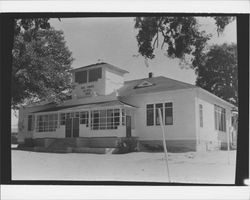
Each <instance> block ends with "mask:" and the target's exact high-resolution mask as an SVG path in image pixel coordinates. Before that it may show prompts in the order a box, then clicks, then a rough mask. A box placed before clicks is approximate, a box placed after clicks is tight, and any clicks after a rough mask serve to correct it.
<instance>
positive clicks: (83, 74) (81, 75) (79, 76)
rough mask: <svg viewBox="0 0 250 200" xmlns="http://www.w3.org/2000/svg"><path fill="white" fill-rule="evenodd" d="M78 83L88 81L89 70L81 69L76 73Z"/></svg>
mask: <svg viewBox="0 0 250 200" xmlns="http://www.w3.org/2000/svg"><path fill="white" fill-rule="evenodd" d="M75 82H76V83H80V84H81V83H87V71H80V72H76V73H75Z"/></svg>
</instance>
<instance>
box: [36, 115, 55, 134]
mask: <svg viewBox="0 0 250 200" xmlns="http://www.w3.org/2000/svg"><path fill="white" fill-rule="evenodd" d="M56 128H58V115H57V114H46V115H38V116H37V118H36V131H37V132H53V131H56Z"/></svg>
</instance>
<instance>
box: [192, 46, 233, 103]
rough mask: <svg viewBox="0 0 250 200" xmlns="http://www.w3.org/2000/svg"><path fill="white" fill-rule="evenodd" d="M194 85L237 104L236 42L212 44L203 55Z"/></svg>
mask: <svg viewBox="0 0 250 200" xmlns="http://www.w3.org/2000/svg"><path fill="white" fill-rule="evenodd" d="M201 60H202V62H200V63H199V64H198V65H199V68H198V70H197V75H198V76H197V80H196V85H198V86H200V87H202V88H204V89H206V90H208V91H209V92H211V93H213V94H215V95H217V96H218V97H221V98H222V99H224V100H226V101H228V102H231V103H233V104H234V105H237V104H238V65H237V46H236V44H230V45H228V44H223V45H214V46H212V47H211V48H210V50H209V52H207V53H206V54H204V55H203V58H202V59H201Z"/></svg>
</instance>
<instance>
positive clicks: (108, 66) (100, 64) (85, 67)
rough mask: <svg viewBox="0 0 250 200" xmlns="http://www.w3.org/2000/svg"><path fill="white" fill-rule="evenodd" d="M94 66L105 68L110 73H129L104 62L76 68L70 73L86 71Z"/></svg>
mask: <svg viewBox="0 0 250 200" xmlns="http://www.w3.org/2000/svg"><path fill="white" fill-rule="evenodd" d="M96 66H100V67H106V68H108V69H110V70H112V71H117V72H120V73H122V74H125V73H129V72H128V71H126V70H124V69H121V68H119V67H116V66H114V65H111V64H109V63H105V62H100V63H95V64H92V65H87V66H83V67H78V68H75V69H72V70H71V71H78V70H81V69H88V68H91V67H96Z"/></svg>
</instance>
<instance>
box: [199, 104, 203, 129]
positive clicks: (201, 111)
mask: <svg viewBox="0 0 250 200" xmlns="http://www.w3.org/2000/svg"><path fill="white" fill-rule="evenodd" d="M199 115H200V127H203V106H202V105H201V104H199Z"/></svg>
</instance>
